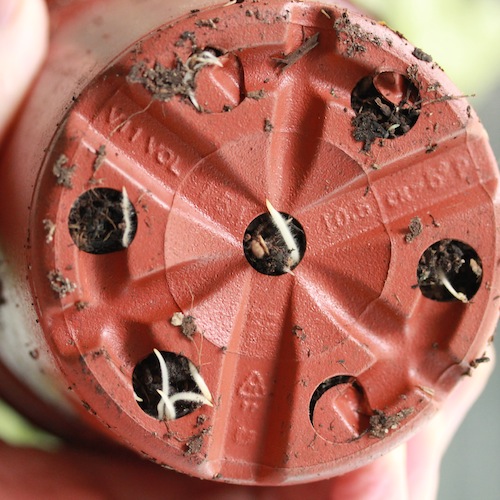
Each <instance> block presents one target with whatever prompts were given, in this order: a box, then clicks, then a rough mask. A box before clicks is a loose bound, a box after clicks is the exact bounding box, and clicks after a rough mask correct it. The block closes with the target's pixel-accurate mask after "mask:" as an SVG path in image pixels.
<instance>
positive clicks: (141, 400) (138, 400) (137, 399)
mask: <svg viewBox="0 0 500 500" xmlns="http://www.w3.org/2000/svg"><path fill="white" fill-rule="evenodd" d="M134 399H135V400H136V401H137V402H138V403H143V402H144V399H142V398H140V397H139V396H138V395H137V394H136V393H135V391H134Z"/></svg>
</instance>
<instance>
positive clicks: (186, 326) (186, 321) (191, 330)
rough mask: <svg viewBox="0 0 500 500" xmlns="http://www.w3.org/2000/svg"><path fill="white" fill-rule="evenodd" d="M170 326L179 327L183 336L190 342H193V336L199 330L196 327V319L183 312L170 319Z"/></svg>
mask: <svg viewBox="0 0 500 500" xmlns="http://www.w3.org/2000/svg"><path fill="white" fill-rule="evenodd" d="M170 324H171V325H173V326H178V327H179V328H180V330H181V333H182V335H184V337H186V338H188V339H189V340H193V336H194V334H195V333H196V330H197V329H198V327H197V325H196V318H195V317H194V316H191V315H190V314H188V315H185V314H184V313H182V312H176V313H174V314H173V315H172V318H171V319H170Z"/></svg>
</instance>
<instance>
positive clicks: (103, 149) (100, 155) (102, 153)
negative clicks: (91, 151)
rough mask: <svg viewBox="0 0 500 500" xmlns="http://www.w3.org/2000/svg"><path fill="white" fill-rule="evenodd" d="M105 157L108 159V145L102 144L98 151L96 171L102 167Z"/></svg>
mask: <svg viewBox="0 0 500 500" xmlns="http://www.w3.org/2000/svg"><path fill="white" fill-rule="evenodd" d="M105 159H106V146H105V145H104V144H102V145H101V146H99V148H98V149H97V151H96V157H95V160H94V165H93V169H94V172H97V171H98V170H99V169H100V168H101V165H102V164H103V162H104V160H105Z"/></svg>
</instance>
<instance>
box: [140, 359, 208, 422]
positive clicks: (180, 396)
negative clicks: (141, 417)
mask: <svg viewBox="0 0 500 500" xmlns="http://www.w3.org/2000/svg"><path fill="white" fill-rule="evenodd" d="M153 352H154V353H155V355H156V357H157V358H158V363H159V365H160V372H161V389H157V392H158V394H159V395H160V401H159V402H158V406H157V412H158V419H159V420H165V421H168V420H175V419H176V418H177V415H176V412H175V406H174V403H176V402H177V401H192V402H194V403H199V404H201V405H208V406H213V398H212V394H210V391H209V389H208V387H207V384H206V383H205V381H204V380H203V378H202V376H201V375H200V373H199V372H198V370H197V369H196V367H195V366H194V365H193V363H191V361H189V360H188V363H189V373H190V375H191V377H192V379H193V381H194V383H195V384H196V385H197V386H198V388H199V389H200V391H201V394H199V393H197V392H192V391H185V392H178V393H177V394H173V395H172V396H169V395H168V393H169V390H170V380H169V375H168V367H167V363H166V362H165V359H164V358H163V356H162V355H161V353H160V351H158V349H153ZM134 396H135V397H136V400H137V401H139V399H137V395H136V394H135V393H134ZM141 401H142V400H141Z"/></svg>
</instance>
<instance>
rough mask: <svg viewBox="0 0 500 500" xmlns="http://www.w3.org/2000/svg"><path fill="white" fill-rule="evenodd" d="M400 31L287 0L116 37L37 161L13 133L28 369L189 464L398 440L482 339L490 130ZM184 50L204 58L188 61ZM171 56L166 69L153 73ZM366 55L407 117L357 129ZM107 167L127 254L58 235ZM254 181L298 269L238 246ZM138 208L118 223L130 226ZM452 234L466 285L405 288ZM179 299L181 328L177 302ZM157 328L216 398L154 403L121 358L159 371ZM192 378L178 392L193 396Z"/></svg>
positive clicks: (355, 460)
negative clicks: (295, 249) (297, 257)
mask: <svg viewBox="0 0 500 500" xmlns="http://www.w3.org/2000/svg"><path fill="white" fill-rule="evenodd" d="M96 4H97V2H96ZM82 9H84V7H82ZM61 22H62V21H61ZM102 22H103V23H106V22H107V21H106V20H103V21H102ZM158 22H160V20H159V19H158ZM316 36H317V40H316ZM122 49H124V47H122ZM59 50H63V49H62V47H61V46H59ZM413 51H414V48H413V47H412V46H410V44H409V43H408V42H406V41H405V40H404V39H401V38H400V37H399V36H398V35H396V34H394V33H393V32H391V31H390V30H389V29H388V28H386V27H384V26H381V25H378V24H376V23H374V22H373V21H370V20H368V19H366V18H364V17H363V16H361V15H359V14H356V13H354V12H347V11H345V10H343V9H342V8H341V7H338V6H332V5H330V6H328V5H323V4H317V3H314V2H300V3H299V2H297V3H294V2H283V1H277V0H272V1H268V2H253V3H250V2H248V3H247V2H245V3H243V4H236V5H231V6H227V7H217V8H214V9H213V10H202V11H200V12H195V13H189V14H187V15H186V16H184V17H182V18H180V19H179V20H178V21H175V22H169V24H167V25H165V26H162V27H160V28H159V29H157V30H155V31H153V32H152V33H150V34H148V35H145V36H144V37H143V38H141V39H140V40H139V41H138V42H137V43H136V44H134V45H133V46H132V47H130V48H128V49H126V50H125V51H124V52H123V53H122V54H121V55H120V56H119V57H117V58H116V59H115V60H114V62H112V63H111V64H110V65H108V66H107V67H106V68H105V69H104V70H103V71H101V72H100V73H99V74H98V75H97V76H95V78H93V79H92V81H91V82H89V83H88V85H86V88H85V89H84V90H83V92H82V93H81V94H80V95H77V96H75V102H74V104H73V105H72V106H71V108H70V110H69V112H68V113H67V115H66V117H65V118H64V121H63V122H62V123H60V124H59V125H58V128H57V131H56V132H55V135H54V138H53V140H52V141H51V143H50V145H48V144H47V143H46V145H48V150H47V154H46V156H45V158H44V160H43V163H42V164H41V166H40V163H37V162H36V161H35V160H32V161H28V162H27V163H28V164H27V165H24V164H23V162H22V156H19V154H17V153H15V149H14V146H13V147H12V148H11V149H10V150H9V151H8V152H7V155H9V154H10V156H7V158H10V159H11V162H10V169H8V171H7V172H6V173H5V181H4V183H3V187H2V188H1V189H2V193H1V196H0V198H1V199H2V204H3V206H2V215H1V225H2V231H3V230H4V228H5V227H6V226H11V219H10V214H11V212H10V211H8V210H7V209H6V208H7V206H6V205H7V203H6V201H5V199H6V197H7V191H8V192H9V196H10V197H12V196H13V194H14V195H15V194H16V186H20V190H21V191H23V192H27V190H28V189H33V191H32V192H33V198H32V201H31V203H30V209H29V210H30V211H29V223H28V222H27V220H28V218H26V221H25V220H24V219H22V217H21V216H19V215H17V214H16V215H14V216H13V217H14V220H15V221H17V222H19V233H18V234H17V238H16V237H15V235H14V238H13V239H12V240H11V242H12V243H11V244H10V246H9V244H8V243H6V241H8V240H7V239H6V240H5V241H4V247H5V252H6V254H7V256H9V255H10V256H11V257H10V258H11V261H13V262H14V261H16V260H17V270H18V276H19V278H17V279H19V280H20V281H21V284H19V283H16V286H18V288H20V289H21V292H20V293H21V295H22V297H23V300H24V303H23V304H24V305H23V308H25V309H26V311H27V313H26V315H27V316H28V317H31V318H36V321H37V322H38V321H39V322H40V326H39V327H38V326H35V327H34V328H33V333H32V336H31V339H30V342H29V349H28V350H31V351H33V349H36V351H37V353H38V352H39V353H40V356H39V357H37V359H35V360H31V361H32V365H30V366H32V369H34V370H35V371H36V370H38V369H40V370H44V371H47V372H50V373H51V374H52V375H51V379H52V380H56V379H57V380H58V381H59V382H58V384H59V387H58V388H56V389H55V391H56V392H58V394H59V396H58V397H60V398H62V399H63V400H67V401H68V402H69V403H70V405H71V407H72V408H73V410H74V409H76V411H77V412H78V413H80V414H81V416H82V418H84V419H85V420H87V424H88V425H90V426H93V427H95V428H96V429H100V430H102V429H106V433H107V434H109V435H110V436H111V437H112V438H113V439H115V440H117V441H118V442H121V443H124V444H126V445H127V446H129V447H131V448H132V449H135V450H137V451H138V452H140V453H142V454H143V455H145V456H148V457H150V458H151V459H153V460H154V461H156V462H158V463H161V464H164V465H167V466H169V467H173V468H175V469H176V470H179V471H181V472H185V473H189V474H192V475H196V476H199V477H203V478H215V479H221V480H224V481H228V482H237V483H248V484H254V483H257V484H286V483H288V484H289V483H294V482H305V481H309V480H314V479H318V478H324V477H330V476H333V475H335V474H340V473H343V472H346V471H348V470H351V469H353V468H355V467H358V466H360V465H362V464H364V463H366V462H368V461H370V460H372V459H373V458H375V457H377V456H379V455H380V454H382V453H384V452H386V451H388V450H389V449H391V448H393V447H394V446H396V445H397V444H398V443H400V442H401V441H402V440H404V439H406V438H408V437H409V436H410V435H411V434H412V433H413V432H414V430H415V429H416V428H417V426H419V425H421V423H422V422H424V421H425V419H426V418H427V417H428V416H430V415H431V414H432V413H433V412H434V411H435V410H436V409H437V408H439V404H440V402H441V401H442V400H443V398H444V397H445V396H446V394H447V393H448V392H449V391H450V390H451V388H452V387H454V385H455V384H456V383H457V381H458V380H459V379H460V377H461V376H463V374H464V373H465V372H466V371H467V370H468V369H469V364H470V363H471V362H472V361H473V360H475V359H476V358H479V357H480V356H481V355H482V353H483V351H484V347H485V345H486V343H487V341H488V338H489V336H490V335H491V331H492V328H493V326H494V324H495V321H496V317H497V311H496V309H497V308H496V306H495V304H494V302H493V299H494V297H495V296H496V295H497V294H498V278H497V276H496V273H495V271H496V266H497V264H496V263H497V261H498V257H499V255H498V254H499V251H498V246H497V238H498V233H497V229H496V226H497V214H496V210H497V206H496V205H495V204H494V201H495V197H496V196H497V194H496V189H497V182H498V177H497V172H496V165H495V162H494V159H493V157H492V154H491V152H490V149H489V146H488V144H487V137H486V134H485V132H484V131H483V129H482V127H481V125H480V124H479V122H478V119H477V117H476V116H475V114H474V113H473V111H471V110H470V108H469V107H468V104H467V102H466V101H465V100H464V99H463V98H460V97H457V96H459V92H458V91H457V90H456V89H455V88H454V87H453V85H452V84H451V83H450V82H449V81H448V80H447V78H446V77H445V75H444V74H443V72H442V70H441V69H440V68H439V67H438V66H436V65H435V64H434V63H432V62H429V61H425V60H422V58H421V57H420V58H417V57H416V56H415V55H414V54H413ZM207 52H210V54H211V56H206V53H207ZM193 55H194V56H199V57H212V58H214V59H215V61H216V62H214V61H213V60H212V59H210V61H212V62H211V63H210V64H207V63H206V61H205V62H202V63H201V64H202V65H201V67H198V68H197V69H196V68H195V65H196V64H197V63H200V61H199V60H195V59H193ZM53 57H54V58H55V60H58V59H57V57H58V56H57V55H53ZM156 63H160V64H161V66H155V64H156ZM173 68H177V69H178V70H179V74H180V76H181V79H180V80H179V81H180V84H179V81H176V82H174V83H175V84H176V85H180V86H177V87H175V89H176V90H172V89H174V86H173V85H170V84H169V85H166V84H165V79H163V80H162V79H161V78H162V74H163V75H164V74H165V73H162V71H164V70H171V69H173ZM188 70H191V71H192V74H189V71H188ZM148 71H149V73H148ZM170 76H172V75H170ZM366 77H369V78H371V80H370V81H373V84H374V86H375V88H376V89H377V91H380V93H381V96H383V97H384V98H385V99H386V101H384V102H385V103H386V104H385V105H386V106H388V105H390V103H392V104H394V105H395V106H399V103H400V102H401V101H402V100H404V99H408V100H410V101H411V99H413V100H412V101H411V102H412V103H413V105H414V106H415V109H417V108H418V110H419V111H418V113H419V116H418V118H417V119H416V121H415V123H414V124H412V126H411V127H409V128H408V130H404V131H403V132H402V133H400V131H398V130H397V128H398V127H393V128H392V129H391V130H389V132H387V137H385V138H381V137H378V138H377V139H376V140H374V141H373V142H372V143H367V142H366V141H364V142H363V141H362V140H356V139H355V137H354V132H355V127H354V125H353V123H354V122H353V119H354V118H355V117H356V111H358V113H359V112H362V109H361V111H360V110H359V109H355V106H354V104H353V102H354V101H353V92H354V89H356V88H357V85H358V84H359V82H360V81H361V80H362V79H363V78H366ZM47 78H52V81H54V74H52V75H50V73H49V76H48V77H47ZM190 78H192V79H190ZM193 81H194V84H191V82H193ZM158 82H160V85H159V86H158ZM43 83H44V81H43V80H42V84H43ZM155 85H156V86H155ZM358 88H359V87H358ZM410 88H411V89H415V91H414V90H411V92H414V93H415V92H416V94H418V97H415V95H413V94H412V95H411V99H410V93H411V92H410V90H409V89H410ZM45 89H47V86H46V87H45ZM45 92H46V95H48V92H47V90H45ZM35 95H36V94H35ZM37 97H38V99H40V97H41V94H38V96H37ZM56 97H57V96H56ZM31 106H33V105H31ZM365 106H366V103H365ZM379 107H380V109H384V108H382V105H379ZM33 109H34V108H33V107H31V108H30V107H28V111H30V110H31V112H32V110H33ZM52 125H54V126H55V124H54V123H53V124H52ZM24 127H25V126H24ZM400 127H401V130H402V128H403V126H402V125H400ZM24 129H26V128H24ZM19 130H21V131H22V130H23V124H21V126H20V129H19ZM52 131H55V130H54V129H52ZM392 132H393V133H392ZM19 140H20V139H19V138H17V137H14V139H13V142H12V144H14V145H16V144H19ZM40 142H43V141H39V143H40ZM62 155H64V156H62ZM22 169H26V172H27V174H26V175H27V177H28V180H29V182H26V180H25V179H23V178H22V176H21V175H20V173H19V172H20V170H22ZM35 179H36V181H35ZM31 182H33V183H34V184H33V187H32V185H31ZM26 184H27V185H26ZM6 186H9V187H8V188H7V187H6ZM98 188H99V189H100V188H110V189H113V190H115V192H116V193H118V194H120V193H121V196H122V198H121V200H122V201H121V202H118V205H120V206H121V208H122V209H123V207H124V206H126V207H130V205H129V203H131V204H132V205H133V206H134V207H135V212H136V213H137V232H136V233H135V236H134V235H133V234H132V232H130V233H128V236H127V237H126V238H125V237H124V240H123V241H125V240H127V241H126V243H127V244H126V245H125V246H126V247H127V248H123V249H121V250H120V251H117V252H112V253H107V254H92V253H87V252H85V251H82V250H80V249H79V247H78V245H77V244H75V241H76V240H75V238H72V235H71V234H70V231H71V230H72V227H73V225H72V224H73V223H72V222H71V215H70V214H71V210H72V207H74V206H75V202H76V201H77V200H78V198H79V197H80V196H81V195H82V194H83V193H85V192H87V191H89V190H95V189H98ZM124 189H125V191H124ZM95 192H98V193H102V192H101V191H95ZM125 193H126V194H125ZM24 196H26V198H27V197H28V194H26V195H24ZM20 199H21V202H22V197H20ZM123 200H125V202H124V201H123ZM266 200H269V201H270V202H271V203H272V205H273V206H274V207H275V208H276V209H277V210H278V211H280V212H283V213H285V214H289V215H291V216H292V217H293V218H295V219H296V220H297V221H298V222H299V223H300V224H301V226H302V228H303V230H304V234H305V239H306V242H307V243H306V250H305V253H304V255H303V258H302V260H301V262H300V263H299V264H298V265H297V266H296V267H295V269H293V271H292V272H291V273H287V272H285V273H284V274H281V275H278V276H272V275H271V276H268V275H265V274H261V273H259V272H258V271H256V270H255V269H254V268H252V267H251V266H250V264H249V262H248V261H247V259H246V258H245V255H244V237H245V232H246V231H247V228H248V226H249V224H250V223H251V222H252V220H254V219H255V218H256V217H257V216H259V215H262V214H265V213H267V212H268V209H267V208H266ZM13 203H14V205H16V203H20V202H19V201H14V202H13ZM124 210H125V211H127V213H128V211H130V209H129V208H127V209H124ZM22 213H23V214H26V209H24V210H23V211H22ZM128 215H130V214H128ZM128 215H127V216H125V215H123V220H122V221H121V222H120V224H121V226H120V224H117V222H116V220H114V221H112V225H113V226H120V227H119V228H118V229H121V230H122V232H123V231H128V229H127V227H128V226H127V224H129V222H130V221H128V222H127V220H128V219H127V220H125V219H126V218H127V217H128ZM412 221H420V222H419V223H418V224H417V225H416V226H415V224H416V223H415V222H414V225H413V226H412V227H410V229H409V226H411V224H412ZM285 223H287V222H285ZM124 228H125V229H124ZM24 229H26V230H28V231H29V237H28V238H26V234H27V232H26V231H25V230H24ZM16 231H17V230H16V229H12V228H11V229H10V234H12V233H16ZM4 234H9V230H6V232H4ZM110 234H111V233H110ZM80 236H81V235H80ZM256 238H257V237H256ZM104 239H106V238H104ZM443 240H444V241H447V240H454V241H455V240H456V241H459V242H464V243H466V244H467V245H470V246H471V247H472V248H473V250H474V251H475V252H477V255H478V256H479V259H480V263H481V265H482V269H481V285H480V286H479V289H478V291H477V293H475V295H474V297H466V298H467V303H463V302H461V301H460V300H455V301H452V300H450V297H449V298H448V299H447V301H445V302H442V301H436V300H431V299H429V298H427V297H425V296H424V295H423V294H422V292H421V290H420V289H419V286H418V279H419V278H417V268H418V267H419V262H420V259H421V256H422V255H423V253H424V252H425V251H426V249H427V248H428V247H430V246H431V245H433V244H435V243H436V242H438V241H443ZM256 241H258V244H259V245H261V246H260V248H261V250H258V249H256V250H255V252H257V253H256V255H261V256H262V255H263V254H262V252H263V253H264V254H265V249H266V243H265V242H264V243H261V241H260V240H257V239H256ZM19 242H23V243H22V244H24V245H27V246H26V248H25V249H24V250H23V251H22V252H21V254H20V255H17V256H16V257H14V255H15V253H16V251H19V250H18V249H16V247H15V243H18V244H19ZM76 243H78V241H76ZM259 252H261V253H260V254H259ZM12 267H13V268H14V269H16V265H13V266H12ZM25 274H26V275H27V279H26V281H24V280H25V277H24V276H25ZM15 279H16V278H14V281H15ZM30 297H33V299H31V298H30ZM470 299H472V300H470ZM32 303H33V304H32ZM31 304H32V305H31ZM176 313H182V314H183V315H184V319H186V318H188V317H191V318H192V322H191V327H192V330H183V329H184V326H185V324H184V323H182V324H181V325H180V326H174V325H173V324H172V323H171V318H173V317H174V318H175V317H177V318H181V319H182V317H180V316H179V315H176ZM28 335H30V334H28ZM155 349H156V350H158V351H162V352H170V353H175V354H179V355H182V356H184V357H186V358H188V359H189V360H190V361H191V362H192V364H193V366H195V367H196V370H197V371H199V375H200V376H201V378H202V380H203V381H204V383H205V384H206V386H207V389H208V391H209V392H210V398H211V399H212V401H210V398H209V397H208V396H207V397H206V400H207V402H208V403H210V402H213V406H212V407H211V406H210V405H209V404H203V405H202V406H200V407H199V408H195V409H194V411H192V412H191V413H189V414H188V415H186V416H182V417H181V418H177V419H175V420H171V421H168V422H165V421H160V420H158V419H156V418H154V416H151V415H149V414H147V413H146V412H144V411H143V409H142V408H141V406H140V405H139V404H138V401H137V399H138V394H135V397H134V388H133V382H132V381H133V373H134V369H135V368H136V367H137V365H139V364H140V363H141V362H143V360H145V359H148V356H150V357H151V358H150V359H151V360H153V361H152V362H151V363H152V365H151V366H152V367H153V368H152V369H155V366H156V365H155V363H156V361H155V359H157V358H155V357H154V356H155V355H154V354H153V353H154V350H155ZM37 363H38V364H37ZM158 363H159V361H158ZM159 366H160V365H159V364H158V366H156V370H157V372H158V373H159V370H160V368H159ZM186 366H187V365H186ZM33 367H34V368H33ZM186 369H187V368H186ZM193 377H194V376H193ZM193 380H194V379H193ZM200 384H201V383H199V384H198V386H197V388H195V389H192V388H191V389H190V390H191V391H194V392H196V393H197V394H202V393H203V394H205V393H204V392H203V390H202V389H201V388H200V387H201V385H200ZM66 388H69V391H68V390H67V389H66ZM153 392H155V391H153ZM203 394H202V395H203ZM155 405H156V403H155ZM155 405H153V407H154V406H155ZM191 409H192V408H191ZM84 410H86V411H84ZM153 410H154V408H153ZM167 414H168V412H167Z"/></svg>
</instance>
